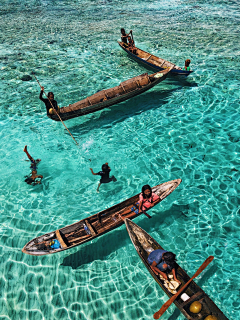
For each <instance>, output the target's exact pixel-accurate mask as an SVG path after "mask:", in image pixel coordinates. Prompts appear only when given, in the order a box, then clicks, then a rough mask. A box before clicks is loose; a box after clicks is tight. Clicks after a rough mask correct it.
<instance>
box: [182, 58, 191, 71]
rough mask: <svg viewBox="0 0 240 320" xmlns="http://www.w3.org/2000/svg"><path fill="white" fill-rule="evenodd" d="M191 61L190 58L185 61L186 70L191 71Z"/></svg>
mask: <svg viewBox="0 0 240 320" xmlns="http://www.w3.org/2000/svg"><path fill="white" fill-rule="evenodd" d="M190 63H191V60H190V59H187V60H186V61H185V66H184V68H183V69H184V70H186V71H190V67H189V65H190Z"/></svg>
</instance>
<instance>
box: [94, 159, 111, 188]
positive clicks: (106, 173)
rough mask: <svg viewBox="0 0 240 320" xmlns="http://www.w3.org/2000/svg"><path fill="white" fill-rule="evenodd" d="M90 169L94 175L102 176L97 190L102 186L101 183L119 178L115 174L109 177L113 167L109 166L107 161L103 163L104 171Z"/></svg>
mask: <svg viewBox="0 0 240 320" xmlns="http://www.w3.org/2000/svg"><path fill="white" fill-rule="evenodd" d="M90 170H91V172H92V174H93V175H99V176H101V179H100V182H99V184H98V187H97V192H99V188H100V185H101V184H102V183H108V182H111V181H117V179H116V178H115V177H114V176H112V177H111V178H110V177H109V173H110V171H111V169H110V167H109V166H108V163H107V162H106V163H105V164H103V165H102V171H99V172H97V173H94V172H93V169H92V168H90Z"/></svg>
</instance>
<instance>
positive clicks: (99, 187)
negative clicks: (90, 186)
mask: <svg viewBox="0 0 240 320" xmlns="http://www.w3.org/2000/svg"><path fill="white" fill-rule="evenodd" d="M100 185H101V183H99V185H98V187H97V192H99V188H100Z"/></svg>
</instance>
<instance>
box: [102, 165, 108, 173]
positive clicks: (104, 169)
mask: <svg viewBox="0 0 240 320" xmlns="http://www.w3.org/2000/svg"><path fill="white" fill-rule="evenodd" d="M107 170H108V165H107V164H103V165H102V171H103V172H106V171H107Z"/></svg>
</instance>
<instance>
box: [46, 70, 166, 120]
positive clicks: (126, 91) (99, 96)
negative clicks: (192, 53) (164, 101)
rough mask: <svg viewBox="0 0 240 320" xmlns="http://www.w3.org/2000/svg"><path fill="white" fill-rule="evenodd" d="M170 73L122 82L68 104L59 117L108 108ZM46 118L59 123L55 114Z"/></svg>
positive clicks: (148, 87)
mask: <svg viewBox="0 0 240 320" xmlns="http://www.w3.org/2000/svg"><path fill="white" fill-rule="evenodd" d="M170 71H171V66H169V68H166V69H165V70H163V71H160V72H159V71H158V72H156V73H153V74H151V75H148V74H147V73H144V74H142V75H140V76H137V77H134V78H131V79H129V80H126V81H123V82H121V83H120V85H119V86H116V87H114V88H110V89H107V90H102V91H99V92H97V93H95V94H93V95H92V96H89V97H87V98H86V99H83V100H81V101H78V102H75V103H73V104H70V105H69V106H67V107H63V108H60V110H59V115H60V117H61V119H62V120H68V119H72V118H76V117H80V116H83V115H85V114H88V113H92V112H95V111H98V110H101V109H104V108H108V107H110V106H112V105H114V104H117V103H119V102H122V101H125V100H128V99H130V98H132V97H135V96H138V95H139V94H141V93H143V92H145V91H147V90H149V89H151V88H153V87H154V86H156V85H157V84H158V83H160V82H161V81H163V80H164V79H166V77H167V75H168V73H169V72H170ZM48 117H49V118H50V119H52V120H55V121H60V120H59V117H58V116H57V115H56V114H54V115H51V114H49V115H48Z"/></svg>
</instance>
